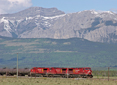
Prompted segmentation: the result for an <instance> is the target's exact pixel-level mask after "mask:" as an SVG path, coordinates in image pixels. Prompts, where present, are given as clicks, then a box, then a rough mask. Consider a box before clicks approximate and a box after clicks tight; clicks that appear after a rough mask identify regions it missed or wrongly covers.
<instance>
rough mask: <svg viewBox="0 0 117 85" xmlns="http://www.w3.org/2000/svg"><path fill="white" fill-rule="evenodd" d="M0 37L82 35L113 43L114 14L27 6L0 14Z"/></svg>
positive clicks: (116, 26) (116, 16) (116, 17)
mask: <svg viewBox="0 0 117 85" xmlns="http://www.w3.org/2000/svg"><path fill="white" fill-rule="evenodd" d="M0 36H5V37H13V38H53V39H68V38H75V37H76V38H84V39H87V40H89V41H93V42H102V43H117V14H116V13H113V12H111V11H103V12H96V11H94V10H85V11H81V12H76V13H68V14H66V13H64V12H63V11H60V10H58V9H57V8H42V7H30V8H28V9H25V10H23V11H20V12H18V13H14V14H1V15H0Z"/></svg>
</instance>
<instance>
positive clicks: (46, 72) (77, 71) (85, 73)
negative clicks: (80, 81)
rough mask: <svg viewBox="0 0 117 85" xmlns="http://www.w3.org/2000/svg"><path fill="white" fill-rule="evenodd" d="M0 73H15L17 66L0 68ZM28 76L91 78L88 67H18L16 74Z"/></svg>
mask: <svg viewBox="0 0 117 85" xmlns="http://www.w3.org/2000/svg"><path fill="white" fill-rule="evenodd" d="M0 75H7V76H13V75H17V68H13V69H10V68H0ZM25 75H28V76H30V77H37V76H38V77H62V78H92V77H93V75H92V70H91V68H90V67H79V68H66V67H33V68H31V69H29V68H23V69H20V68H19V69H18V76H25Z"/></svg>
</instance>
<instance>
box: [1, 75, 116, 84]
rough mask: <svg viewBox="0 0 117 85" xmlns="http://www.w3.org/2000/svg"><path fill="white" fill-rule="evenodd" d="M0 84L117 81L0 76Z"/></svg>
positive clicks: (110, 82)
mask: <svg viewBox="0 0 117 85" xmlns="http://www.w3.org/2000/svg"><path fill="white" fill-rule="evenodd" d="M0 85H117V81H112V80H110V81H107V80H102V79H67V78H25V77H19V78H18V79H17V78H14V77H12V78H5V77H0Z"/></svg>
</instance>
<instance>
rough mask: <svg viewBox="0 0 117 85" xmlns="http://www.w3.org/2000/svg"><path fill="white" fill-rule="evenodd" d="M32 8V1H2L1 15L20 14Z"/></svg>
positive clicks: (0, 0) (0, 2) (0, 3)
mask: <svg viewBox="0 0 117 85" xmlns="http://www.w3.org/2000/svg"><path fill="white" fill-rule="evenodd" d="M30 6H32V2H31V0H0V14H5V13H14V12H18V11H20V10H23V9H25V8H27V7H30Z"/></svg>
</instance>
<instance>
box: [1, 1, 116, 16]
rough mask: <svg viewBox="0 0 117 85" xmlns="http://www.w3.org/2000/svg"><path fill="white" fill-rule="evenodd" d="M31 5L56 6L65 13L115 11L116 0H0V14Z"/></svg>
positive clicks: (17, 10)
mask: <svg viewBox="0 0 117 85" xmlns="http://www.w3.org/2000/svg"><path fill="white" fill-rule="evenodd" d="M32 6H33V7H35V6H37V7H44V8H52V7H56V8H58V9H59V10H61V11H64V12H65V13H72V12H79V11H83V10H96V11H112V10H113V11H114V10H115V11H116V13H117V0H0V14H5V13H15V12H19V11H21V10H24V9H27V8H29V7H32Z"/></svg>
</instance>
